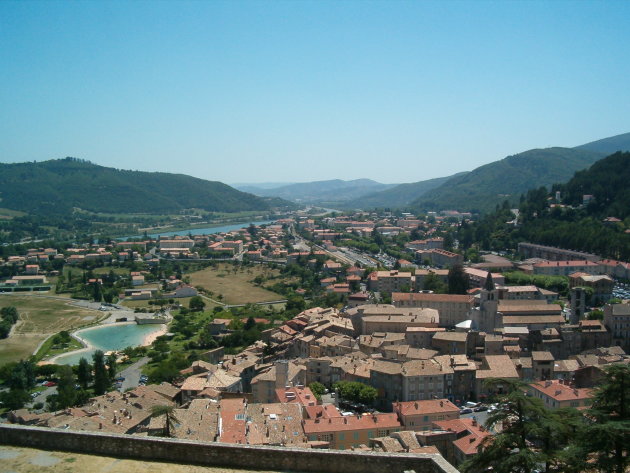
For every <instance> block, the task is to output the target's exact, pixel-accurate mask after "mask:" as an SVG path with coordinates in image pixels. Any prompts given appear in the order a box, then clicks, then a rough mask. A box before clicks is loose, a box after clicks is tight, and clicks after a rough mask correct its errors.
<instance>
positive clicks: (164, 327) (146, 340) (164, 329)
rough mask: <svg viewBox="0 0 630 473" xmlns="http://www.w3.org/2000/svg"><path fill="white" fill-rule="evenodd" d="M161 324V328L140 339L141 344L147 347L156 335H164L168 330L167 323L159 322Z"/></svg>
mask: <svg viewBox="0 0 630 473" xmlns="http://www.w3.org/2000/svg"><path fill="white" fill-rule="evenodd" d="M161 325H162V328H161V329H160V330H158V331H156V332H153V333H150V334H149V335H147V336H146V337H144V340H142V345H141V346H143V347H147V346H149V345H151V344H152V343H153V342H154V341H155V340H156V339H157V338H158V337H161V336H162V335H165V334H166V333H167V332H168V324H161Z"/></svg>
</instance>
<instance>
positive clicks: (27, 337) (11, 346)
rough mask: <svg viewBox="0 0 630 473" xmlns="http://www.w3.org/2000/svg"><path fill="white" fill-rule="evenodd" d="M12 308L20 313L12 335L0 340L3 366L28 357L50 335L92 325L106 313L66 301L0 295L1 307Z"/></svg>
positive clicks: (0, 354) (40, 297)
mask: <svg viewBox="0 0 630 473" xmlns="http://www.w3.org/2000/svg"><path fill="white" fill-rule="evenodd" d="M10 305H13V306H15V307H16V308H17V310H18V313H19V314H20V319H19V320H18V322H17V324H16V325H15V328H14V330H13V333H12V334H11V336H10V337H9V338H5V339H4V340H0V365H3V364H4V363H7V362H9V361H15V360H19V359H21V358H26V357H28V356H30V355H31V354H33V352H34V351H35V349H36V348H37V346H38V345H39V344H40V343H41V342H43V341H44V340H45V339H46V338H48V337H49V336H50V335H53V334H55V333H58V332H60V331H62V330H74V329H76V328H78V327H82V326H84V325H89V324H92V323H94V322H96V320H98V318H99V317H103V316H104V314H103V313H100V312H97V311H93V310H88V309H83V308H80V307H75V306H72V305H70V304H68V303H67V302H65V301H64V300H60V299H58V298H54V297H47V296H38V295H19V296H14V295H10V294H2V295H0V307H5V306H10Z"/></svg>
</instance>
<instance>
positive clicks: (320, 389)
mask: <svg viewBox="0 0 630 473" xmlns="http://www.w3.org/2000/svg"><path fill="white" fill-rule="evenodd" d="M308 388H309V389H310V390H311V392H312V393H313V395H314V396H315V398H316V399H317V400H318V401H321V400H322V394H324V393H325V392H326V387H325V386H324V385H323V384H322V383H318V382H317V381H313V382H312V383H311V384H309V385H308Z"/></svg>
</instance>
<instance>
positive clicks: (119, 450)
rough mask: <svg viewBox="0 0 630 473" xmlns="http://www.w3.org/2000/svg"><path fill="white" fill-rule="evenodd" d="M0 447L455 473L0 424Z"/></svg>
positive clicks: (341, 471)
mask: <svg viewBox="0 0 630 473" xmlns="http://www.w3.org/2000/svg"><path fill="white" fill-rule="evenodd" d="M0 444H4V445H12V446H20V447H31V448H37V449H43V450H58V451H65V452H74V453H85V454H94V455H103V456H111V457H121V458H129V459H134V460H150V461H165V462H172V463H181V464H194V465H203V466H223V467H231V468H237V469H238V468H240V469H250V470H277V471H300V472H319V473H323V472H326V473H347V472H348V471H361V472H363V473H382V472H383V471H387V472H392V473H403V472H404V471H407V470H414V471H415V472H416V473H458V471H457V470H456V469H455V468H454V467H453V466H452V465H451V464H450V463H448V462H447V461H446V460H444V458H443V457H442V456H441V455H438V454H427V453H425V454H422V453H419V454H412V453H382V452H353V451H339V450H318V449H300V448H287V447H268V446H257V445H234V444H227V443H210V442H198V441H190V440H182V439H169V438H159V437H138V436H134V435H124V434H111V433H102V432H82V431H72V430H64V429H50V428H43V427H31V426H22V425H13V424H0Z"/></svg>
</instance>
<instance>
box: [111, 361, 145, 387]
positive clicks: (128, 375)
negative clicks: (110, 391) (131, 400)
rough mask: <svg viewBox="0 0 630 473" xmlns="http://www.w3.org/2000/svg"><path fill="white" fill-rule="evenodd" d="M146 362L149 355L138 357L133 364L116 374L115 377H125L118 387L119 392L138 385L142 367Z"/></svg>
mask: <svg viewBox="0 0 630 473" xmlns="http://www.w3.org/2000/svg"><path fill="white" fill-rule="evenodd" d="M148 362H149V357H147V356H145V357H143V358H140V359H139V360H138V361H136V362H135V363H134V364H133V365H131V366H128V367H127V368H125V369H124V370H122V371H121V372H119V373H118V374H117V375H116V377H119V376H122V377H123V378H125V380H124V381H123V383H122V386H121V387H120V388H119V391H120V392H124V391H126V390H127V389H130V388H136V387H138V383H139V382H140V375H141V374H142V367H143V366H144V365H146V364H147V363H148Z"/></svg>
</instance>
